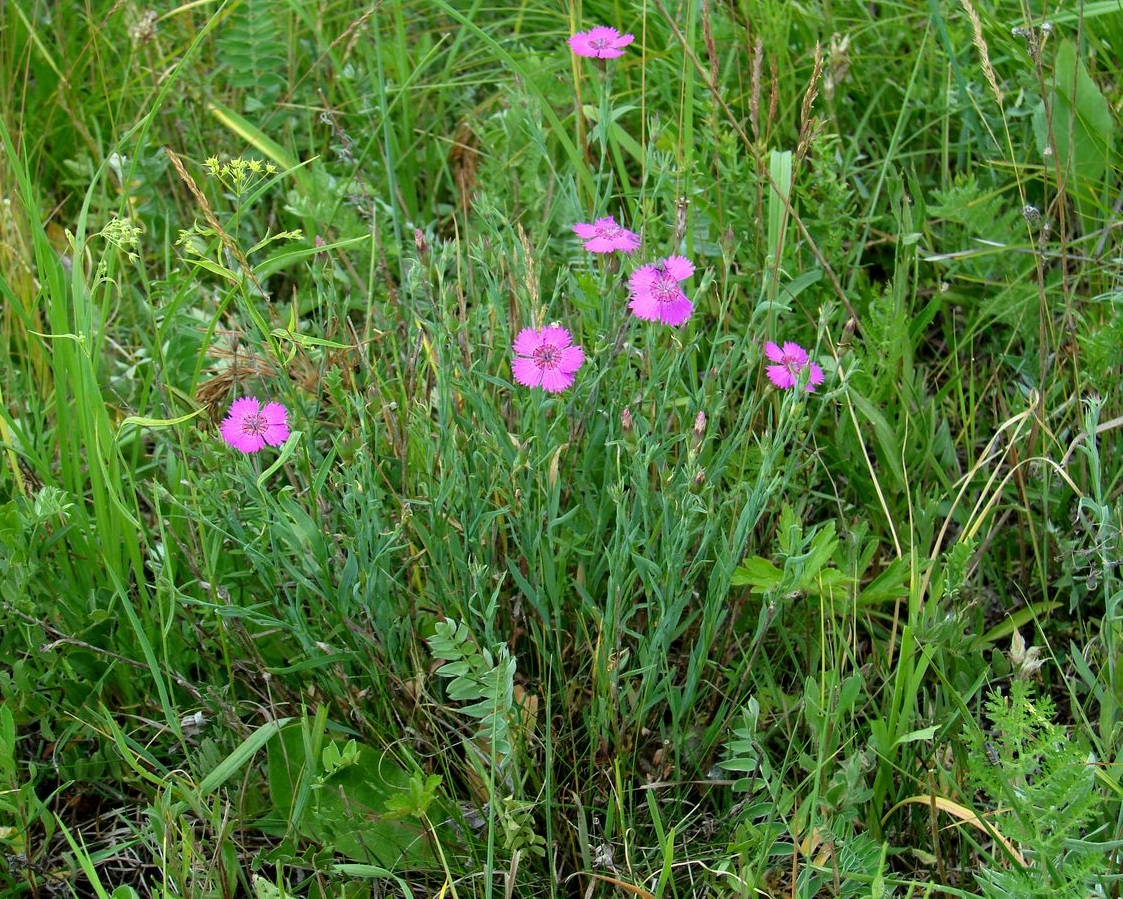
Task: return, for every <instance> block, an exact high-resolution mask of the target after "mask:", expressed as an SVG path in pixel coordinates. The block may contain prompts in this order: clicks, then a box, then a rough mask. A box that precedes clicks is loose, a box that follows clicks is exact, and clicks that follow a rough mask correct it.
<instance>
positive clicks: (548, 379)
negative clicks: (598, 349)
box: [511, 325, 585, 393]
mask: <svg viewBox="0 0 1123 899" xmlns="http://www.w3.org/2000/svg"><path fill="white" fill-rule="evenodd" d="M512 349H513V350H514V352H515V359H514V360H513V361H512V362H511V373H512V374H513V375H514V376H515V380H516V381H518V382H519V383H520V384H522V385H523V386H524V387H541V388H542V389H543V390H546V391H548V392H550V393H560V392H561V391H563V390H565V389H566V388H567V387H569V386H570V385H571V384H572V383H573V379H574V375H575V374H576V373H577V369H579V368H580V367H581V363H583V362H584V361H585V351H584V350H582V349H581V347H579V346H574V345H573V338H572V337H571V336H570V334H569V332H568V331H567V330H566V329H565V328H563V327H562V326H561V325H547V326H546V327H545V328H523V329H522V330H521V331H519V334H518V336H517V337H516V338H515V343H514V346H513V347H512Z"/></svg>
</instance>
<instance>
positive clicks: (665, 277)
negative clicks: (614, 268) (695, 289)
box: [628, 256, 694, 325]
mask: <svg viewBox="0 0 1123 899" xmlns="http://www.w3.org/2000/svg"><path fill="white" fill-rule="evenodd" d="M693 274H694V263H693V262H691V261H690V260H689V259H687V258H686V257H685V256H668V257H667V258H666V259H663V260H661V261H660V262H655V263H652V264H651V265H645V266H643V267H642V268H638V269H636V270H635V271H634V272H632V276H631V277H630V278H629V279H628V289H629V290H630V291H631V294H632V301H631V302H630V303H629V304H628V308H630V309H631V310H632V312H633V314H634V315H635V316H636V318H642V319H644V320H645V321H652V322H655V321H658V322H663V324H665V325H681V324H682V323H683V322H685V321H686V320H687V319H688V318H690V316H691V315H692V314H693V312H694V304H693V303H692V302H690V300H689V299H688V298H687V296H686V294H685V293H683V290H682V288H681V287H679V285H678V282H679V281H685V280H686V279H687V278H689V277H690V276H691V275H693Z"/></svg>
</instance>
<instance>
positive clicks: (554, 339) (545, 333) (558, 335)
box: [539, 325, 573, 350]
mask: <svg viewBox="0 0 1123 899" xmlns="http://www.w3.org/2000/svg"><path fill="white" fill-rule="evenodd" d="M571 343H573V337H572V336H571V335H570V333H569V331H567V330H566V329H565V328H563V327H562V326H561V325H546V327H545V328H543V329H542V330H541V332H540V340H539V345H546V346H552V347H554V348H555V349H559V350H561V349H565V348H566V347H567V346H569V345H570V344H571Z"/></svg>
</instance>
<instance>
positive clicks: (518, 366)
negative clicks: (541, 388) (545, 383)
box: [511, 359, 542, 387]
mask: <svg viewBox="0 0 1123 899" xmlns="http://www.w3.org/2000/svg"><path fill="white" fill-rule="evenodd" d="M511 374H512V375H514V377H515V380H516V381H517V382H518V383H519V384H522V385H523V386H524V387H537V386H538V385H539V384H541V383H542V369H541V368H539V367H538V365H537V363H535V361H534V360H533V359H515V360H513V361H512V362H511Z"/></svg>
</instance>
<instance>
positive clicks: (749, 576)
mask: <svg viewBox="0 0 1123 899" xmlns="http://www.w3.org/2000/svg"><path fill="white" fill-rule="evenodd" d="M783 579H784V572H782V571H781V570H780V569H779V568H777V567H776V566H775V565H773V564H772V563H771V562H769V561H768V560H767V559H762V558H761V557H760V556H752V557H751V558H748V559H746V560H745V561H744V563H742V564H741V565H738V566H737V567H736V568H735V569H734V570H733V575H732V577H731V578H730V581H729V582H730V583H731V584H732V585H733V586H734V587H744V586H752V587H755V588H757V589H758V590H768V589H771V588H772V587H776V586H779V584H780V582H781V581H782V580H783Z"/></svg>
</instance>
